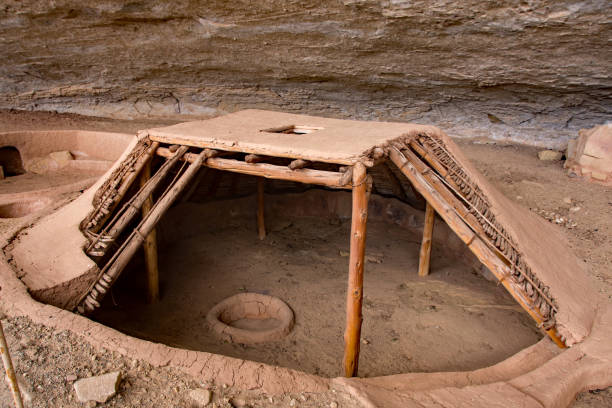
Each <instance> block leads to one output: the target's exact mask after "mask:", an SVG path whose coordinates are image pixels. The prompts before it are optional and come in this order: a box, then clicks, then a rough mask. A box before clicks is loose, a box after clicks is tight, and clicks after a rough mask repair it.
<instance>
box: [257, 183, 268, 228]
mask: <svg viewBox="0 0 612 408" xmlns="http://www.w3.org/2000/svg"><path fill="white" fill-rule="evenodd" d="M265 182H266V179H264V178H263V177H258V178H257V233H258V235H259V239H260V240H263V239H265V238H266V224H265V221H264V183H265Z"/></svg>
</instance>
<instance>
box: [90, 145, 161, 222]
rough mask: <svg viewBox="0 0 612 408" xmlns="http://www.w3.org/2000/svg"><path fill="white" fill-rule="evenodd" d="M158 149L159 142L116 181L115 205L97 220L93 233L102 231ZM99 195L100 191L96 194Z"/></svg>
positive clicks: (148, 149)
mask: <svg viewBox="0 0 612 408" xmlns="http://www.w3.org/2000/svg"><path fill="white" fill-rule="evenodd" d="M158 147H159V143H158V142H153V143H151V145H150V146H149V147H148V148H147V150H146V151H145V152H143V154H142V155H141V156H140V157H138V158H137V159H136V161H135V162H134V164H133V165H132V168H131V169H130V170H128V171H127V172H126V174H123V175H122V176H121V179H120V180H116V182H117V183H118V184H119V185H118V187H117V194H116V196H115V197H114V198H113V204H112V205H111V206H110V207H109V208H108V209H107V211H104V213H103V214H104V215H102V216H101V217H100V218H99V219H98V220H96V222H95V225H94V226H92V227H91V228H90V229H91V231H92V232H98V231H100V230H101V229H102V227H103V226H104V224H105V223H106V221H108V219H109V218H110V216H111V215H112V213H113V212H114V210H115V208H117V206H118V205H119V204H120V203H121V201H122V200H123V198H124V197H125V195H126V194H127V192H128V190H129V189H130V187H131V186H132V184H133V183H134V181H135V180H136V179H137V177H138V175H139V174H140V172H141V171H142V168H143V167H144V165H145V164H146V163H147V162H148V161H149V160H151V159H152V157H153V155H155V153H156V152H157V148H158ZM99 193H100V190H98V192H96V194H99ZM103 202H104V201H102V202H101V203H100V204H102V203H103Z"/></svg>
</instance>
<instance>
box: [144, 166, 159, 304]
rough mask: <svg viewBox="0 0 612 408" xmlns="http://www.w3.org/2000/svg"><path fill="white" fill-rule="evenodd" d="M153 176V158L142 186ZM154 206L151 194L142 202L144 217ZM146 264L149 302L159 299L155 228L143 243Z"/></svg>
mask: <svg viewBox="0 0 612 408" xmlns="http://www.w3.org/2000/svg"><path fill="white" fill-rule="evenodd" d="M150 178H151V160H149V161H148V162H147V164H145V166H144V167H143V169H142V176H141V177H140V186H141V187H143V186H144V185H145V184H146V183H147V180H149V179H150ZM151 208H153V197H152V196H151V195H149V196H148V197H147V198H146V200H145V201H144V203H143V204H142V218H143V219H144V218H146V217H147V215H148V214H149V212H150V211H151ZM143 248H144V253H145V265H146V269H147V303H155V302H158V301H159V268H158V263H157V232H156V230H155V228H153V229H152V230H151V232H149V234H147V236H146V238H145V240H144V243H143Z"/></svg>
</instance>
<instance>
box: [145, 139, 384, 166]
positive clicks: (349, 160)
mask: <svg viewBox="0 0 612 408" xmlns="http://www.w3.org/2000/svg"><path fill="white" fill-rule="evenodd" d="M148 136H149V138H150V139H151V140H153V141H156V142H160V143H162V144H173V143H176V144H180V145H184V146H192V147H198V148H201V149H211V150H219V151H228V152H235V153H248V154H255V155H261V156H268V155H270V150H269V149H267V148H264V149H259V148H257V147H255V148H254V147H252V146H251V147H247V146H245V145H244V144H242V143H236V144H233V145H230V144H228V143H223V142H219V141H216V140H210V139H207V140H204V139H202V140H193V139H188V138H183V137H180V136H169V135H165V136H158V135H151V134H148ZM288 137H291V136H288ZM269 157H282V158H286V159H292V160H295V159H304V160H309V161H313V162H323V163H332V164H342V165H346V166H352V165H353V164H355V162H356V161H357V159H356V158H355V157H329V155H325V154H322V155H320V156H318V155H316V154H314V155H309V156H302V155H300V154H299V153H296V152H295V151H292V152H274V154H273V156H269ZM358 160H359V161H361V162H362V163H363V164H364V165H365V166H367V167H372V166H374V165H375V161H374V160H372V159H370V158H368V157H360V158H359V159H358Z"/></svg>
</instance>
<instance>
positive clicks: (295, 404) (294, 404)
mask: <svg viewBox="0 0 612 408" xmlns="http://www.w3.org/2000/svg"><path fill="white" fill-rule="evenodd" d="M289 406H290V407H296V406H297V401H296V400H294V399H293V398H291V401H289Z"/></svg>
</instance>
